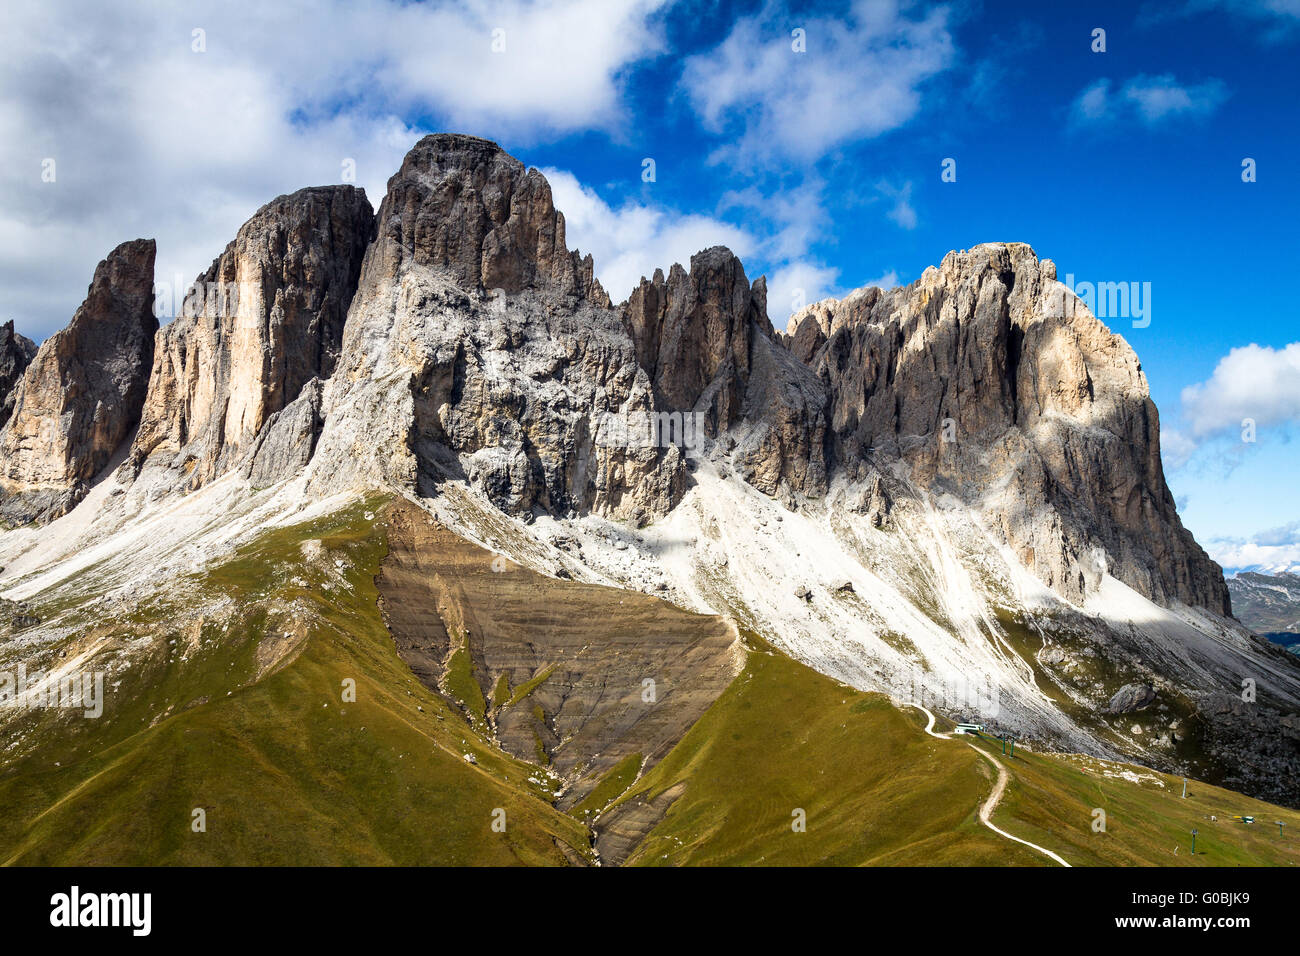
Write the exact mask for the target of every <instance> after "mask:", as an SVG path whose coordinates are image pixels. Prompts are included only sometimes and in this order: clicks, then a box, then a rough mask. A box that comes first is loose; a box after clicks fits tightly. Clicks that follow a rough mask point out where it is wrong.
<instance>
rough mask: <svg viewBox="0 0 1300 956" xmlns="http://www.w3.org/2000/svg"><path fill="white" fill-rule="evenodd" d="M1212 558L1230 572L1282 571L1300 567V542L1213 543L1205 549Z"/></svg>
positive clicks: (1222, 541) (1220, 541)
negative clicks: (1276, 543) (1257, 569)
mask: <svg viewBox="0 0 1300 956" xmlns="http://www.w3.org/2000/svg"><path fill="white" fill-rule="evenodd" d="M1205 550H1206V551H1207V552H1208V553H1209V555H1210V557H1211V558H1213V559H1214V560H1215V561H1217V562H1219V564H1220V565H1222V566H1223V567H1224V568H1227V569H1229V570H1239V569H1243V568H1255V567H1259V568H1264V569H1267V570H1273V571H1281V570H1284V569H1287V568H1290V567H1292V566H1295V565H1300V542H1297V543H1293V544H1283V545H1265V544H1256V543H1255V542H1253V541H1245V542H1242V541H1226V540H1216V541H1211V542H1209V544H1208V545H1207V546H1206V549H1205Z"/></svg>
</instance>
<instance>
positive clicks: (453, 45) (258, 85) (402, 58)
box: [0, 0, 666, 339]
mask: <svg viewBox="0 0 1300 956" xmlns="http://www.w3.org/2000/svg"><path fill="white" fill-rule="evenodd" d="M665 6H666V0H537V2H526V0H502V2H499V3H494V4H484V3H477V2H462V3H451V4H441V5H438V6H434V5H430V4H408V3H401V2H397V0H385V2H377V3H372V4H365V5H362V4H350V3H346V2H343V0H320V2H318V3H315V4H311V5H307V6H303V5H293V6H280V5H274V4H265V5H261V6H258V5H242V4H241V5H238V6H235V5H227V4H221V3H216V2H206V3H190V4H186V5H184V6H183V7H182V6H179V5H175V4H166V3H163V2H161V0H158V2H153V3H148V2H145V3H139V4H133V5H129V6H119V5H103V4H76V3H72V2H60V0H51V2H46V3H41V4H24V5H20V6H17V7H15V8H13V9H12V10H6V23H5V30H4V31H3V32H0V87H2V88H3V89H4V91H5V103H4V104H3V106H2V107H0V210H3V212H0V260H3V261H4V262H5V264H6V269H5V274H4V276H3V279H2V280H0V318H5V319H7V318H14V319H15V320H16V321H17V324H18V326H19V327H20V329H21V330H22V331H23V332H24V333H26V334H28V335H31V336H33V337H35V338H38V339H39V338H42V337H44V336H46V335H48V334H49V333H50V332H52V331H53V330H54V329H56V328H58V327H60V326H61V325H63V324H64V323H66V321H67V320H68V318H69V317H70V316H71V314H72V311H73V309H74V308H75V307H76V305H77V303H78V302H79V301H80V300H81V298H82V296H83V295H84V290H85V287H86V284H87V283H88V282H89V280H90V275H91V272H92V271H93V269H94V265H95V263H96V262H97V261H98V260H99V259H100V258H101V257H102V256H103V255H104V254H105V253H106V252H107V251H108V250H109V249H111V248H112V247H113V246H115V245H117V244H118V243H119V242H122V241H124V240H126V239H132V238H136V237H137V236H152V237H156V238H157V239H158V240H159V262H158V274H159V277H160V279H162V280H165V281H168V282H171V281H173V277H174V276H175V275H181V276H183V277H184V279H183V281H184V282H188V281H191V280H192V279H193V278H194V276H195V275H196V274H197V273H198V272H199V271H200V270H201V269H203V268H204V267H205V266H206V265H207V263H208V262H209V261H211V259H212V258H213V257H214V256H216V255H217V254H218V253H219V252H220V251H221V249H222V247H223V246H224V244H225V243H226V242H227V241H228V240H229V239H231V238H233V236H234V233H235V230H236V229H237V228H238V227H239V225H240V223H242V222H243V221H244V220H245V219H246V218H247V217H248V216H249V215H251V214H252V213H253V212H254V211H255V210H256V209H257V208H258V207H259V206H260V205H262V204H263V203H265V202H267V201H268V200H270V199H272V198H273V197H275V196H276V195H278V194H280V193H284V192H289V191H292V190H294V189H297V188H300V187H302V186H305V185H314V184H320V183H333V182H340V181H342V180H343V179H345V162H346V161H348V160H351V161H352V162H353V163H354V164H355V170H356V173H355V179H356V182H357V184H358V185H361V186H364V187H365V188H366V191H367V193H368V195H369V196H370V198H371V200H372V201H374V202H376V203H377V202H378V201H379V199H380V198H382V194H383V190H384V188H385V182H386V179H387V177H388V176H390V175H391V174H392V173H393V172H394V171H395V170H396V168H397V166H398V165H399V164H400V161H401V157H402V155H403V154H404V153H405V152H406V150H407V149H409V148H410V146H411V145H412V144H413V143H414V141H415V140H416V139H417V138H418V137H419V135H421V134H422V133H423V132H426V131H427V130H426V129H424V128H423V124H425V123H431V122H437V124H438V126H439V128H447V129H461V130H463V131H466V132H474V133H478V134H480V135H489V136H496V137H500V138H506V137H509V138H510V139H511V141H512V142H526V141H531V140H533V139H535V138H537V137H539V136H541V135H548V136H549V135H553V134H555V133H565V132H572V131H577V130H585V129H592V128H596V129H604V130H609V131H614V132H617V131H619V130H620V129H623V128H625V127H626V126H627V125H628V123H629V121H630V120H629V114H628V111H627V106H626V102H625V96H624V85H625V83H626V82H627V73H628V70H629V69H630V68H631V67H632V66H634V65H635V64H636V63H638V62H640V61H643V60H645V59H646V58H648V57H653V56H656V55H657V54H658V53H659V52H660V51H662V50H663V41H662V37H661V33H662V27H661V24H660V23H659V20H660V19H661V18H660V17H659V13H660V12H661V11H662V9H663V8H664V7H665ZM196 31H201V32H196ZM494 31H501V32H494ZM494 40H496V41H497V44H496V47H497V50H498V51H499V52H494V47H493V44H494ZM47 159H50V160H53V161H54V163H55V165H54V170H55V178H54V181H53V182H44V181H42V172H43V169H44V168H45V167H44V165H43V164H44V163H45V160H47Z"/></svg>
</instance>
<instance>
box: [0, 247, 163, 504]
mask: <svg viewBox="0 0 1300 956" xmlns="http://www.w3.org/2000/svg"><path fill="white" fill-rule="evenodd" d="M154 252H155V248H154V242H153V240H152V239H136V240H134V241H132V242H125V243H123V244H122V245H120V246H118V247H117V248H116V249H114V250H113V251H112V252H110V253H109V254H108V257H107V258H106V259H104V261H102V262H101V263H99V265H98V266H97V267H96V268H95V275H94V278H93V279H92V281H91V283H90V288H89V290H88V291H87V293H86V300H85V301H84V302H83V303H82V304H81V306H80V307H79V308H78V309H77V311H76V314H74V315H73V317H72V321H71V323H69V325H68V327H67V328H65V329H63V330H62V331H59V332H56V333H55V334H54V335H52V336H50V337H49V339H47V340H46V341H45V342H44V343H43V344H42V345H41V347H40V349H39V350H38V351H37V353H36V355H35V357H34V358H32V360H31V364H30V365H28V366H27V367H26V369H25V370H24V371H23V375H22V380H21V381H20V382H19V384H18V385H17V387H16V389H15V390H14V391H13V393H12V414H11V415H10V417H9V418H8V420H7V421H6V422H5V425H4V428H3V430H2V431H0V515H3V517H4V519H5V520H7V521H9V522H11V523H14V524H23V523H26V522H28V521H32V520H37V521H46V520H49V519H51V518H56V517H58V516H59V515H61V514H63V513H64V512H66V511H68V510H69V509H70V508H71V507H72V506H74V505H75V504H76V503H77V502H78V501H80V500H81V498H82V497H83V496H84V495H85V494H86V492H87V491H88V490H89V487H90V483H91V481H92V480H93V479H94V478H95V476H96V475H97V474H98V473H99V472H100V470H101V469H103V468H104V467H105V466H106V465H107V464H108V463H109V460H110V459H111V458H112V456H113V454H114V452H115V451H117V449H118V447H119V446H120V445H121V444H122V443H123V442H124V441H125V440H126V439H127V437H128V436H129V435H130V433H131V430H132V429H133V428H135V426H136V423H137V422H138V421H139V420H140V409H141V405H142V403H143V401H144V395H145V387H146V383H147V382H148V379H149V367H150V365H151V363H152V361H153V348H154V334H155V333H156V332H157V330H158V320H157V319H155V318H154V314H153V270H154Z"/></svg>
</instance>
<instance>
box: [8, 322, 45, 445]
mask: <svg viewBox="0 0 1300 956" xmlns="http://www.w3.org/2000/svg"><path fill="white" fill-rule="evenodd" d="M35 357H36V343H35V342H33V341H32V340H31V339H29V338H25V337H23V336H21V335H19V334H18V333H17V332H15V331H14V324H13V321H12V320H11V321H9V322H6V323H4V324H3V325H0V428H4V426H5V422H7V421H9V416H10V415H12V414H13V411H14V400H15V399H16V398H17V397H18V396H17V395H15V394H14V393H15V391H16V390H17V388H18V383H19V382H21V381H22V379H23V372H25V371H26V370H27V366H28V365H30V364H31V363H32V359H34V358H35Z"/></svg>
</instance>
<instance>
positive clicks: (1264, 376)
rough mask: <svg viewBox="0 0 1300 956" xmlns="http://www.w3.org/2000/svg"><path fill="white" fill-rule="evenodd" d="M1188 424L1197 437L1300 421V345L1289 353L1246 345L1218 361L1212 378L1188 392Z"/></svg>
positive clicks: (1185, 395) (1184, 402) (1185, 399)
mask: <svg viewBox="0 0 1300 956" xmlns="http://www.w3.org/2000/svg"><path fill="white" fill-rule="evenodd" d="M1181 400H1182V415H1183V419H1184V420H1185V421H1186V422H1187V423H1188V426H1189V428H1190V429H1191V433H1192V437H1193V438H1196V439H1203V438H1205V437H1207V436H1209V435H1211V434H1213V433H1215V432H1221V431H1227V430H1229V429H1240V428H1241V427H1242V422H1243V420H1244V419H1251V420H1252V421H1254V423H1255V425H1256V426H1257V427H1260V428H1262V427H1265V426H1267V425H1276V424H1281V423H1284V422H1294V421H1300V342H1293V343H1291V344H1290V345H1288V346H1286V347H1285V348H1281V349H1274V348H1270V347H1268V346H1259V345H1253V344H1252V345H1246V346H1243V347H1241V348H1235V349H1233V350H1232V351H1231V352H1229V353H1228V354H1227V355H1226V356H1224V357H1223V358H1222V359H1220V360H1219V364H1218V365H1217V366H1215V369H1214V373H1213V374H1212V375H1211V376H1210V378H1209V379H1208V380H1207V381H1205V382H1201V383H1199V384H1196V385H1189V386H1188V387H1187V388H1184V389H1183V391H1182V395H1181Z"/></svg>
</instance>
